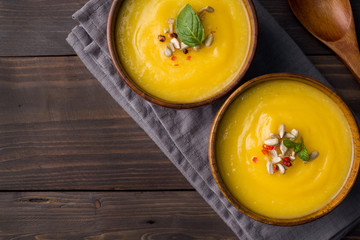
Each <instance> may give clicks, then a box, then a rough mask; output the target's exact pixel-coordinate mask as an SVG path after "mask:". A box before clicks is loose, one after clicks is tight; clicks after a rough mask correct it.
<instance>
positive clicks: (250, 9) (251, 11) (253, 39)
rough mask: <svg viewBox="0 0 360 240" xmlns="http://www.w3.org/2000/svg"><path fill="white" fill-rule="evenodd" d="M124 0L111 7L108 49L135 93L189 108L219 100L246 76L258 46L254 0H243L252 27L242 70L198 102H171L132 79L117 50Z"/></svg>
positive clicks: (179, 107)
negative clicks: (214, 92) (116, 29)
mask: <svg viewBox="0 0 360 240" xmlns="http://www.w3.org/2000/svg"><path fill="white" fill-rule="evenodd" d="M123 1H124V0H114V1H113V3H112V5H111V8H110V12H109V16H108V21H107V28H106V38H107V45H108V50H109V53H110V58H111V60H112V62H113V64H114V66H115V68H116V70H117V72H118V73H119V75H120V77H121V78H122V79H123V80H124V81H125V83H126V84H127V85H128V86H129V87H130V88H131V89H132V90H133V91H134V92H135V93H137V94H138V95H139V96H141V97H142V98H144V99H145V100H147V101H149V102H151V103H155V104H157V105H160V106H163V107H168V108H175V109H188V108H195V107H200V106H204V105H208V104H211V103H214V102H216V101H217V100H219V99H221V98H222V97H224V96H225V95H227V94H228V93H230V92H231V91H232V90H233V89H234V88H235V87H236V86H237V85H238V84H239V83H240V81H241V80H242V78H243V77H244V75H245V73H246V72H247V71H248V69H249V67H250V64H251V63H252V61H253V58H254V55H255V51H256V48H257V38H258V20H257V15H256V11H255V7H254V4H253V2H252V0H241V1H242V2H243V3H244V5H245V8H246V10H247V14H248V16H249V24H250V29H251V35H250V46H249V52H248V54H247V56H246V59H245V62H244V64H243V65H242V66H241V70H240V72H239V73H238V74H237V75H236V76H235V77H234V80H233V81H232V82H230V83H229V84H228V85H227V86H226V87H225V88H224V89H223V90H222V91H221V92H219V93H218V94H216V95H214V96H212V97H210V98H208V99H205V100H201V101H198V102H191V103H176V102H170V101H166V100H163V99H161V98H158V97H156V96H153V95H151V94H149V93H146V92H145V91H144V90H143V89H142V88H141V87H140V86H138V85H137V84H136V83H135V82H133V81H132V80H131V78H130V77H129V76H128V74H127V73H126V71H125V69H124V67H123V66H122V64H121V61H120V58H119V56H118V52H117V51H116V44H115V30H114V29H115V26H116V19H117V14H118V12H119V9H120V7H121V5H122V2H123Z"/></svg>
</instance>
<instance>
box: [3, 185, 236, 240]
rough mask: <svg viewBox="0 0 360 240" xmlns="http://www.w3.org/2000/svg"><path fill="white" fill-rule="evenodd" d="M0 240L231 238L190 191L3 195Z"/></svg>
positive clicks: (199, 199) (233, 237)
mask: <svg viewBox="0 0 360 240" xmlns="http://www.w3.org/2000/svg"><path fill="white" fill-rule="evenodd" d="M0 209H1V214H0V239H2V240H10V239H17V240H24V239H38V240H52V239H54V240H55V239H56V240H61V239H64V240H72V239H74V240H78V239H86V240H100V239H143V240H146V239H149V240H150V239H159V240H161V239H164V240H165V239H182V240H184V239H213V240H215V239H228V240H230V239H236V237H235V235H234V233H233V232H232V231H231V230H230V229H229V228H228V227H227V226H226V225H225V223H224V222H223V221H222V220H221V219H220V218H219V217H218V215H217V214H216V213H215V212H214V211H213V210H212V209H211V208H210V207H209V206H208V205H207V203H206V202H205V201H204V200H203V199H202V198H201V197H200V196H199V194H198V193H197V192H195V191H186V192H177V191H170V192H67V193H61V192H31V193H24V192H7V193H2V194H0Z"/></svg>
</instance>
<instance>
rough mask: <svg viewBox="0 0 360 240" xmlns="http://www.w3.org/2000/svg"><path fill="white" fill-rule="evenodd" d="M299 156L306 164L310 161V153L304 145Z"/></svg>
mask: <svg viewBox="0 0 360 240" xmlns="http://www.w3.org/2000/svg"><path fill="white" fill-rule="evenodd" d="M298 156H299V158H300V159H301V160H303V161H305V162H307V161H309V159H310V156H309V153H308V151H307V149H306V147H305V145H304V144H303V145H302V148H301V150H300V152H299V153H298Z"/></svg>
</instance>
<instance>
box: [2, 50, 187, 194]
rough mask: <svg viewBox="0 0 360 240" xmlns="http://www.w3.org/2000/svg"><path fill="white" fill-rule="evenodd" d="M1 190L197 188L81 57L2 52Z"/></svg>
mask: <svg viewBox="0 0 360 240" xmlns="http://www.w3.org/2000/svg"><path fill="white" fill-rule="evenodd" d="M0 113H1V115H0V133H1V134H0V190H24V189H26V190H49V189H51V190H55V189H92V190H104V189H173V188H175V189H191V186H190V185H189V184H188V183H187V181H186V180H185V179H184V177H183V176H182V175H181V173H180V172H179V171H178V170H177V169H176V168H175V167H174V166H173V165H172V163H171V162H170V161H169V160H168V159H167V158H166V157H165V155H164V154H163V153H162V152H161V151H160V150H159V148H158V147H157V146H156V145H155V144H154V143H153V141H152V140H150V138H149V137H148V136H147V135H146V134H145V133H144V131H143V130H142V129H141V128H140V127H139V126H138V125H137V124H136V123H135V122H134V121H133V120H132V119H131V118H130V117H129V116H128V115H127V113H126V112H124V111H123V110H122V108H121V107H120V106H119V105H118V104H117V103H116V102H115V101H114V100H113V99H112V98H111V96H110V95H109V94H108V93H107V92H106V91H105V90H104V89H103V87H102V86H101V85H100V84H99V83H98V82H97V81H96V80H95V79H94V78H93V77H92V75H91V74H90V73H89V72H88V71H87V69H86V68H85V67H84V65H83V64H82V63H81V61H80V60H79V59H78V57H50V58H0Z"/></svg>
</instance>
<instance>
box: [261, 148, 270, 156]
mask: <svg viewBox="0 0 360 240" xmlns="http://www.w3.org/2000/svg"><path fill="white" fill-rule="evenodd" d="M261 152H262V153H263V154H264V155H269V151H268V150H266V149H263V150H261Z"/></svg>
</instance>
